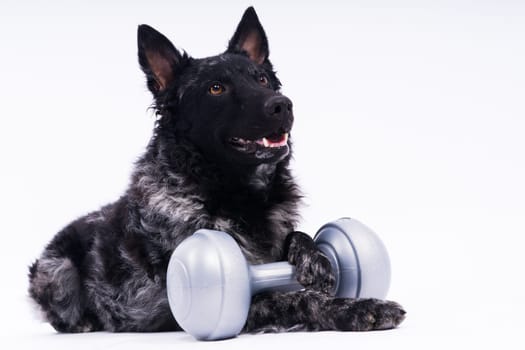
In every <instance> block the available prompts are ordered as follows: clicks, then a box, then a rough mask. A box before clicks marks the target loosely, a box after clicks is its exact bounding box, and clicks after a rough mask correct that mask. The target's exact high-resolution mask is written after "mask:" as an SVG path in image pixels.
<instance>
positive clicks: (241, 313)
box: [167, 218, 390, 340]
mask: <svg viewBox="0 0 525 350" xmlns="http://www.w3.org/2000/svg"><path fill="white" fill-rule="evenodd" d="M314 241H315V243H316V245H317V247H318V248H319V249H320V250H321V251H322V252H323V253H325V254H326V256H327V257H328V259H329V260H330V263H331V266H332V269H333V272H334V274H335V276H336V285H335V287H334V293H335V295H336V296H337V297H347V298H363V297H366V298H384V297H385V296H386V293H387V291H388V287H389V285H390V260H389V258H388V253H387V251H386V248H385V246H384V245H383V243H382V242H381V240H380V239H379V237H378V236H377V235H376V234H375V233H374V232H373V231H372V230H370V229H369V228H368V227H366V226H365V225H363V224H361V223H360V222H359V221H357V220H354V219H349V218H343V219H339V220H336V221H333V222H330V223H328V224H326V225H324V226H323V227H321V228H320V229H319V231H318V232H317V234H316V235H315V238H314ZM303 288H304V287H303V286H302V285H301V284H299V282H297V279H296V276H295V267H294V266H292V265H290V264H289V263H288V262H286V261H282V262H276V263H270V264H262V265H249V264H248V263H247V261H246V259H245V258H244V255H243V254H242V252H241V250H240V248H239V246H238V245H237V243H236V242H235V240H234V239H233V238H232V237H231V236H230V235H228V234H227V233H224V232H220V231H214V230H206V229H201V230H198V231H197V232H195V233H194V234H193V235H192V236H190V237H189V238H187V239H186V240H184V241H183V242H182V243H181V244H179V246H178V247H177V248H176V249H175V251H174V252H173V255H172V256H171V259H170V262H169V265H168V272H167V292H168V299H169V304H170V307H171V311H172V313H173V315H174V317H175V319H176V320H177V322H178V324H179V325H180V326H181V327H182V328H183V329H184V330H185V331H186V332H188V333H190V334H191V335H193V336H194V337H195V338H197V339H199V340H213V339H224V338H229V337H234V336H236V335H237V334H238V333H239V332H240V331H241V329H242V327H243V326H244V324H245V323H246V318H247V315H248V310H249V308H250V300H251V296H252V295H253V294H256V293H260V292H262V291H270V290H271V291H292V290H300V289H303Z"/></svg>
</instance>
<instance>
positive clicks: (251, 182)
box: [29, 8, 405, 332]
mask: <svg viewBox="0 0 525 350" xmlns="http://www.w3.org/2000/svg"><path fill="white" fill-rule="evenodd" d="M268 53H269V51H268V43H267V39H266V35H265V33H264V30H263V28H262V26H261V24H260V23H259V20H258V18H257V15H256V13H255V11H254V9H253V8H248V9H247V10H246V12H245V13H244V16H243V17H242V19H241V22H240V23H239V25H238V27H237V30H236V32H235V34H234V35H233V37H232V39H231V40H230V42H229V45H228V49H227V50H226V52H224V53H222V54H220V55H217V56H213V57H208V58H204V59H194V58H191V57H189V56H188V55H187V54H181V53H180V52H179V51H178V50H177V49H176V48H175V47H174V46H173V45H172V43H171V42H170V41H169V40H168V39H167V38H166V37H164V36H163V35H162V34H160V33H159V32H157V31H156V30H154V29H153V28H151V27H149V26H147V25H141V26H139V28H138V58H139V63H140V66H141V67H142V70H143V71H144V73H145V75H146V79H147V85H148V88H149V90H150V91H151V92H152V93H153V96H154V100H155V104H154V107H155V110H156V113H157V115H158V119H157V122H156V124H155V128H154V134H153V137H152V139H151V141H150V143H149V145H148V146H147V150H146V152H145V154H144V155H143V156H142V157H141V158H140V159H139V160H138V162H137V164H136V167H135V170H134V172H133V175H132V181H131V185H130V186H129V188H128V190H127V191H126V193H125V194H124V195H123V196H122V197H121V198H120V199H119V200H117V201H116V202H115V203H113V204H109V205H107V206H105V207H103V208H101V209H100V210H98V211H96V212H93V213H90V214H88V215H86V216H84V217H81V218H79V219H77V220H76V221H74V222H72V223H71V224H69V225H68V226H66V227H65V228H64V229H63V230H62V231H60V232H59V233H58V234H57V235H56V236H55V237H54V238H53V240H52V241H51V242H50V243H49V245H48V246H47V247H46V249H45V250H44V252H43V254H42V256H41V257H40V258H39V259H38V260H37V261H36V262H35V263H34V264H33V265H32V266H31V267H30V273H29V280H30V284H29V294H30V296H31V297H32V298H33V299H34V300H35V301H36V302H37V304H38V305H39V306H40V309H41V310H42V311H43V314H44V316H45V318H46V319H47V321H49V322H50V323H51V325H52V326H53V327H54V328H55V329H56V330H57V331H59V332H89V331H99V330H107V331H115V332H121V331H165V330H179V329H180V327H179V326H178V325H177V323H176V321H175V320H174V318H173V316H172V314H171V312H170V308H169V305H168V300H167V295H166V277H165V275H166V269H167V264H168V260H169V258H170V255H171V253H172V252H173V250H174V248H175V247H176V246H177V245H178V244H179V243H180V242H181V241H182V240H184V239H185V238H186V237H188V236H189V235H191V234H192V233H193V232H195V231H196V230H197V229H199V228H209V229H215V230H221V231H225V232H228V233H230V234H231V235H232V236H233V238H234V239H235V240H236V241H237V242H238V244H239V245H240V246H241V247H242V251H243V252H244V254H245V255H246V258H247V259H248V261H250V262H251V263H252V264H259V263H268V262H273V261H277V260H283V259H284V260H288V261H289V262H290V263H291V264H294V265H295V266H296V268H297V278H298V280H299V282H300V283H301V284H303V285H304V286H305V289H304V290H302V291H297V292H268V293H263V294H259V295H256V296H255V297H254V298H253V300H252V305H251V308H250V311H249V316H248V320H247V322H246V325H245V328H244V331H245V332H265V331H291V330H294V331H297V330H310V331H313V330H372V329H387V328H392V327H396V326H397V325H398V324H399V323H400V322H401V321H402V320H403V318H404V313H405V312H404V311H403V309H402V308H401V307H400V306H399V305H398V304H396V303H394V302H389V301H381V300H376V299H357V300H356V299H344V298H334V297H333V296H331V295H330V291H331V290H332V287H333V285H334V275H333V274H332V272H331V270H330V264H329V262H328V259H327V258H326V257H325V256H324V255H323V254H322V253H321V252H320V251H319V250H317V248H316V247H315V246H314V244H313V241H312V239H311V238H310V236H308V235H307V234H304V233H301V232H297V231H294V228H295V226H296V223H297V220H298V213H297V211H298V210H297V207H298V204H299V202H300V199H301V195H300V192H299V190H298V187H297V185H296V183H295V182H294V179H293V178H292V176H291V174H290V170H289V167H288V163H289V160H290V156H291V142H290V138H289V135H290V130H291V128H292V123H293V111H292V102H291V101H290V99H288V98H287V97H285V96H284V95H282V94H281V93H280V87H281V83H280V81H279V80H278V79H277V77H276V75H275V72H274V71H273V69H272V64H271V63H270V61H269V59H268Z"/></svg>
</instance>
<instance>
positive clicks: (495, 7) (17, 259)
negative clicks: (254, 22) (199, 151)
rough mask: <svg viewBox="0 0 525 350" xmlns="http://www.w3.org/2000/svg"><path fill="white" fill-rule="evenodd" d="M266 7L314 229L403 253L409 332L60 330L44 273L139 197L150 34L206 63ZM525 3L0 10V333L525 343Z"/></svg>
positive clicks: (66, 338)
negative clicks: (332, 223)
mask: <svg viewBox="0 0 525 350" xmlns="http://www.w3.org/2000/svg"><path fill="white" fill-rule="evenodd" d="M252 4H253V5H255V7H256V10H257V12H258V14H259V17H260V19H261V21H262V23H263V26H264V27H265V29H266V32H267V35H268V38H269V40H270V49H271V58H272V60H273V62H274V65H275V67H276V69H277V70H278V72H279V76H280V78H281V80H282V81H283V83H284V88H283V92H284V93H285V94H287V95H288V96H289V97H290V98H291V99H292V100H293V101H294V106H295V116H296V124H295V127H294V130H293V138H294V141H295V161H294V163H293V168H294V173H295V174H296V175H297V177H298V179H299V181H300V183H301V185H302V187H303V190H304V192H305V194H306V195H307V200H306V202H307V204H308V206H306V207H305V208H304V209H303V212H302V213H303V217H304V220H303V222H302V224H301V227H300V228H301V229H303V230H306V231H308V232H309V233H311V234H313V233H315V231H316V229H317V227H319V226H320V225H321V224H323V223H324V222H326V221H329V220H332V219H335V218H337V217H340V216H352V217H355V218H357V219H359V220H360V221H362V222H364V223H366V224H368V225H369V226H371V227H372V228H373V229H374V230H375V231H376V232H378V233H379V234H380V236H381V237H382V238H383V240H384V242H385V244H386V246H387V247H388V250H389V252H390V255H391V260H392V266H393V279H392V286H391V290H390V294H389V298H390V299H392V300H397V301H399V302H400V303H402V304H403V305H404V306H405V308H406V310H407V311H408V314H407V319H406V321H405V322H404V323H403V325H402V326H401V327H400V328H399V329H397V330H393V331H386V332H371V333H336V332H324V333H316V334H313V333H311V334H310V333H299V334H279V335H259V336H242V337H239V338H237V339H233V340H229V341H224V342H216V343H197V342H194V341H193V340H192V339H191V337H189V336H187V335H185V334H183V333H165V334H107V333H96V334H86V335H57V334H55V333H54V331H53V330H52V329H51V327H50V326H48V325H47V324H42V323H40V322H38V321H37V320H36V319H35V317H34V314H33V313H32V311H31V309H30V307H29V306H28V303H27V301H26V288H27V278H26V274H27V266H28V265H29V264H30V263H31V262H32V260H33V259H35V258H36V257H37V256H38V255H39V254H40V252H41V251H42V249H43V247H44V246H45V244H46V243H47V242H48V241H49V240H50V239H51V237H52V236H53V235H54V233H55V232H57V231H58V230H59V229H60V228H61V227H63V226H64V225H65V224H67V223H68V222H69V221H71V220H72V219H74V218H76V217H77V216H79V215H82V214H84V213H86V212H88V211H90V210H93V209H96V208H98V207H99V206H101V205H103V204H105V203H107V202H109V201H112V200H114V199H116V198H117V197H118V196H119V195H120V194H121V193H122V192H123V191H124V190H125V188H126V186H127V184H128V182H129V174H130V171H131V168H132V163H133V161H134V160H136V159H137V157H138V156H139V155H140V154H141V152H142V150H143V149H144V146H145V145H146V143H147V141H148V138H149V136H150V134H151V129H152V126H153V122H154V117H153V113H152V112H151V111H148V106H149V105H150V103H151V97H150V95H149V92H148V91H147V89H146V87H145V83H144V77H143V75H142V73H141V72H140V70H139V67H138V63H137V59H136V26H137V25H138V24H140V23H148V24H150V25H152V26H154V27H155V28H157V29H158V30H160V31H161V32H163V33H164V34H166V35H167V36H168V37H170V38H171V39H172V40H173V42H174V44H175V45H176V46H177V47H179V48H183V49H185V50H187V51H188V52H189V53H190V54H191V55H193V56H194V57H203V56H207V55H212V54H216V53H219V52H221V51H222V50H224V49H225V47H226V44H227V41H228V39H229V38H230V37H231V35H232V34H233V31H234V29H235V27H236V25H237V23H238V21H239V20H240V17H241V15H242V13H243V11H244V9H245V8H246V7H247V6H248V5H252ZM524 67H525V5H524V3H523V2H520V1H506V0H500V1H496V0H494V1H386V0H385V1H322V2H313V1H312V2H307V1H297V2H291V1H290V2H286V3H285V2H284V1H230V2H227V3H226V2H224V1H213V2H212V1H210V2H198V1H175V0H172V1H143V2H138V1H121V2H111V3H110V2H109V1H108V2H106V1H77V2H74V1H33V2H27V1H26V2H24V1H6V0H2V2H1V3H0V152H1V153H0V155H1V158H0V159H1V163H0V164H1V167H2V168H1V171H0V190H1V192H0V196H1V200H0V213H1V222H2V226H1V229H0V231H1V235H2V236H1V237H2V244H0V250H1V251H0V259H1V260H0V269H1V270H0V275H1V276H2V284H1V286H0V293H1V298H0V310H1V311H2V314H1V316H0V335H1V337H2V338H1V342H2V343H8V347H4V345H1V347H2V348H4V349H11V348H32V349H36V348H39V349H70V348H75V349H84V348H86V349H96V348H100V349H109V348H111V349H124V348H126V349H132V348H137V349H138V348H146V347H148V348H149V345H153V346H155V348H166V349H172V348H192V349H193V348H202V347H214V348H227V349H234V348H239V349H241V348H242V349H245V348H260V349H267V348H270V347H274V348H275V347H285V346H292V344H293V346H294V348H302V347H310V346H312V347H313V346H317V347H320V346H323V347H324V348H329V347H330V348H343V347H345V348H347V347H353V348H357V349H367V348H380V347H382V348H384V347H387V346H388V347H389V348H399V349H401V348H403V349H407V348H418V349H419V348H422V347H423V348H436V349H441V348H443V347H444V346H449V347H452V348H459V347H460V346H462V347H464V346H469V348H473V347H474V346H477V347H479V346H487V347H491V348H493V347H495V346H499V347H501V348H505V349H510V348H523V346H524V344H523V343H524V342H523V340H522V339H523V338H522V337H521V336H520V332H521V330H522V329H523V326H524V325H525V324H524V318H523V316H522V313H524V312H525V301H524V293H525V283H524V281H523V274H524V273H523V267H524V265H525V264H524V263H525V259H524V258H523V238H522V237H523V235H524V234H525V223H524V216H525V215H524V214H525V185H524V179H525V159H524V158H525V157H524V150H525V137H524V134H525V106H524V96H525V68H524Z"/></svg>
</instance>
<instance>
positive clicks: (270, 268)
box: [248, 261, 304, 294]
mask: <svg viewBox="0 0 525 350" xmlns="http://www.w3.org/2000/svg"><path fill="white" fill-rule="evenodd" d="M248 269H249V271H250V277H251V290H252V294H256V293H260V292H266V291H280V292H290V291H296V290H301V289H303V288H304V287H303V286H302V285H301V284H300V283H299V282H298V281H297V277H296V274H295V266H293V265H291V264H289V263H288V262H286V261H279V262H274V263H269V264H262V265H250V266H249V267H248Z"/></svg>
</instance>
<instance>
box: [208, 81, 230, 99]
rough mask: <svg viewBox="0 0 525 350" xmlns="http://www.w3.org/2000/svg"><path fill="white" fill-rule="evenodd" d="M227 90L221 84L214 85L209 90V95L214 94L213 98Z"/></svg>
mask: <svg viewBox="0 0 525 350" xmlns="http://www.w3.org/2000/svg"><path fill="white" fill-rule="evenodd" d="M225 90H226V89H225V88H224V86H223V85H222V84H221V83H213V84H211V86H210V88H209V89H208V91H209V93H210V94H212V95H213V96H218V95H220V94H222V93H223V92H224V91H225Z"/></svg>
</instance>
